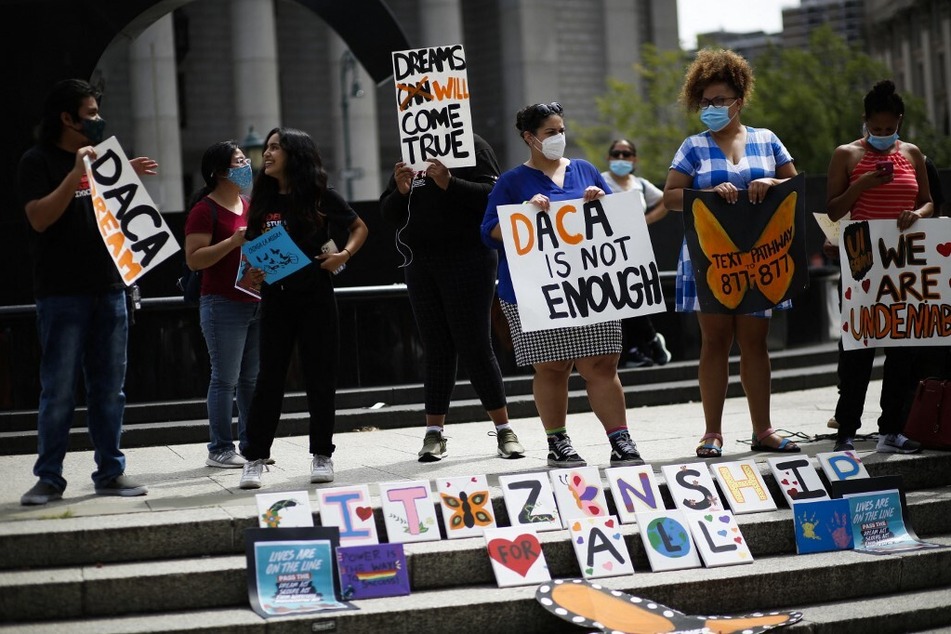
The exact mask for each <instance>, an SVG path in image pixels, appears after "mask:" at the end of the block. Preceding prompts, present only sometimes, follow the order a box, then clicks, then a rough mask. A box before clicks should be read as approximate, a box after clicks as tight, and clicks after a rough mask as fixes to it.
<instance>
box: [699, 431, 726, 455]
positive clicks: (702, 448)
mask: <svg viewBox="0 0 951 634" xmlns="http://www.w3.org/2000/svg"><path fill="white" fill-rule="evenodd" d="M704 440H719V441H720V444H723V436H721V435H720V434H717V433H713V432H708V433H706V434H704V435H703V437H702V438H700V443H701V444H699V445H697V457H698V458H719V457H720V456H722V455H723V447H717V446H716V445H714V444H713V443H712V442H708V443H704V442H703V441H704Z"/></svg>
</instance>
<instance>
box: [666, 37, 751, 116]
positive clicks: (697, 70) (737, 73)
mask: <svg viewBox="0 0 951 634" xmlns="http://www.w3.org/2000/svg"><path fill="white" fill-rule="evenodd" d="M718 82H723V83H725V84H726V85H728V86H729V87H730V88H732V89H733V90H735V91H736V94H737V95H738V96H739V97H742V98H743V101H744V102H745V101H749V99H750V97H752V96H753V84H754V83H755V80H754V79H753V69H752V68H750V64H749V62H747V61H746V59H745V58H744V57H743V56H742V55H738V54H737V53H734V52H733V51H731V50H728V49H722V48H721V49H711V48H704V49H701V50H699V51H697V56H696V58H694V60H693V63H691V64H690V66H689V68H687V73H686V75H685V76H684V85H683V87H682V88H681V89H680V103H682V104H683V105H684V107H686V108H687V110H689V111H691V112H696V111H697V110H699V109H700V100H701V99H703V91H704V90H705V89H706V87H707V86H709V85H710V84H714V83H718Z"/></svg>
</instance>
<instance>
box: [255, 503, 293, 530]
mask: <svg viewBox="0 0 951 634" xmlns="http://www.w3.org/2000/svg"><path fill="white" fill-rule="evenodd" d="M292 506H297V502H295V501H294V500H279V501H277V502H275V503H274V504H272V505H271V508H269V509H268V510H267V512H266V513H262V514H261V519H262V520H264V523H265V524H266V525H267V527H268V528H277V527H278V526H280V525H281V516H280V515H279V513H280V512H281V511H282V510H283V509H287V508H291V507H292Z"/></svg>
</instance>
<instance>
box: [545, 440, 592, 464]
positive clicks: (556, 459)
mask: <svg viewBox="0 0 951 634" xmlns="http://www.w3.org/2000/svg"><path fill="white" fill-rule="evenodd" d="M548 466H549V467H587V466H588V463H587V462H585V461H584V460H583V459H582V458H581V456H579V455H578V453H577V452H576V451H575V448H574V447H572V446H571V438H568V434H565V433H561V434H548Z"/></svg>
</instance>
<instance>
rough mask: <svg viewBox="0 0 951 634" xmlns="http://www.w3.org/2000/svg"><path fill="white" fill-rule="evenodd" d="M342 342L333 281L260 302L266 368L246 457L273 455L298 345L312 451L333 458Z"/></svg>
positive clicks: (271, 293) (273, 291)
mask: <svg viewBox="0 0 951 634" xmlns="http://www.w3.org/2000/svg"><path fill="white" fill-rule="evenodd" d="M319 275H323V273H322V272H321V273H320V274H319ZM339 339H340V337H339V327H338V324H337V302H336V299H335V298H334V293H333V286H332V285H331V284H330V282H329V281H327V280H321V283H320V284H318V285H316V286H315V287H314V288H310V289H308V290H306V291H301V290H297V289H295V290H286V291H282V290H280V289H279V288H269V289H266V292H265V295H264V298H263V302H262V304H261V367H260V370H259V371H258V380H257V385H256V386H255V388H254V398H253V399H252V401H251V409H250V412H249V414H248V447H247V449H246V450H245V451H244V457H245V458H247V459H248V460H259V459H262V458H270V457H271V445H272V444H273V442H274V436H275V434H276V433H277V424H278V422H279V421H280V419H281V408H282V405H283V403H284V385H285V380H286V378H287V369H288V367H289V366H290V363H291V355H292V354H293V352H294V344H295V343H296V344H297V346H298V352H299V357H300V362H301V369H302V371H303V375H304V390H305V391H306V393H307V409H308V412H309V413H310V453H312V454H319V455H322V456H331V455H333V451H334V444H333V433H334V414H335V411H336V409H335V405H334V393H335V390H336V387H337V358H338V353H339Z"/></svg>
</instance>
